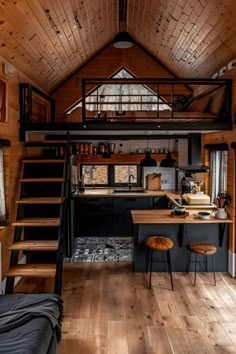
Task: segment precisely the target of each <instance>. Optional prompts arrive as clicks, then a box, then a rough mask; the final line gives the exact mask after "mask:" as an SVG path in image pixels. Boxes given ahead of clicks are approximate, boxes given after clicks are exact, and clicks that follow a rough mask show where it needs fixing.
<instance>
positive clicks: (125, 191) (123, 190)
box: [112, 188, 147, 194]
mask: <svg viewBox="0 0 236 354" xmlns="http://www.w3.org/2000/svg"><path fill="white" fill-rule="evenodd" d="M112 193H115V194H116V193H147V191H146V189H133V188H131V189H114V191H113V192H112Z"/></svg>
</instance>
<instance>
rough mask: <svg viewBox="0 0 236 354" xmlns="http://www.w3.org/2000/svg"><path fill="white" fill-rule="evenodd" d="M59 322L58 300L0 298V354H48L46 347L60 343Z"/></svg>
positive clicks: (17, 296) (34, 296) (43, 296)
mask: <svg viewBox="0 0 236 354" xmlns="http://www.w3.org/2000/svg"><path fill="white" fill-rule="evenodd" d="M61 319H62V300H61V299H60V297H59V296H57V295H49V294H32V295H31V294H12V295H2V296H0V353H4V354H7V353H14V348H15V350H17V352H19V353H30V352H31V350H32V348H36V350H35V349H34V354H36V353H48V348H46V347H49V346H51V344H50V343H52V342H59V341H60V337H61ZM50 328H51V330H50ZM49 333H50V334H49ZM11 334H12V335H11ZM26 339H27V340H26ZM36 341H37V343H35V342H36ZM2 346H3V347H2ZM21 346H22V350H23V351H19V350H21V349H20V347H21ZM27 347H29V350H28V349H27ZM30 348H31V349H30ZM42 348H43V349H42ZM37 349H38V351H37ZM27 350H28V351H27ZM46 350H47V351H46ZM31 353H32V352H31ZM50 353H51V351H50ZM52 353H54V351H53V352H52Z"/></svg>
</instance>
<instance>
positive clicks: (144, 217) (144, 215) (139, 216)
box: [131, 208, 233, 224]
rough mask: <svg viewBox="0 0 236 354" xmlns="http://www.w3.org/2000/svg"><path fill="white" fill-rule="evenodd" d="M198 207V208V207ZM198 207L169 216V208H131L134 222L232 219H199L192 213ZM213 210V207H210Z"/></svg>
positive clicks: (186, 221)
mask: <svg viewBox="0 0 236 354" xmlns="http://www.w3.org/2000/svg"><path fill="white" fill-rule="evenodd" d="M199 209H200V208H199ZM199 209H196V208H195V210H194V209H193V210H188V212H189V215H188V216H186V217H180V216H171V210H153V209H152V210H132V211H131V215H132V220H133V223H134V224H218V223H224V224H225V223H232V222H233V220H232V219H230V218H227V219H216V218H215V217H214V216H211V217H210V219H207V220H204V219H200V218H198V217H196V216H194V214H197V213H198V212H199ZM212 210H213V209H212Z"/></svg>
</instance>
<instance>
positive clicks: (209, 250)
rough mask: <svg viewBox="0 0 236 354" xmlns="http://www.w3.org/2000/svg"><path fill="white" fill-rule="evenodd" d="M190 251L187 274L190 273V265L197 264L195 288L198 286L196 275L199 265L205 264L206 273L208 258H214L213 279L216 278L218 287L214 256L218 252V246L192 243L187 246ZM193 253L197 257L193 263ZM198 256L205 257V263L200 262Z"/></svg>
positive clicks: (206, 243)
mask: <svg viewBox="0 0 236 354" xmlns="http://www.w3.org/2000/svg"><path fill="white" fill-rule="evenodd" d="M187 247H188V250H189V255H188V261H187V273H189V267H190V263H191V262H193V263H195V270H194V286H195V285H196V273H197V263H199V264H200V265H201V263H205V265H206V271H207V268H208V267H207V257H208V256H212V270H213V277H214V285H216V275H215V267H214V254H215V253H216V252H217V248H216V246H214V245H212V244H211V243H208V242H191V243H189V244H188V245H187ZM192 253H194V254H195V255H196V257H195V260H194V261H191V256H192ZM198 255H200V256H205V261H203V260H201V261H199V260H198Z"/></svg>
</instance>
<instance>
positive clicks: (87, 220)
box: [71, 197, 154, 237]
mask: <svg viewBox="0 0 236 354" xmlns="http://www.w3.org/2000/svg"><path fill="white" fill-rule="evenodd" d="M153 200H154V198H153V197H115V198H112V197H109V198H107V197H98V198H94V197H82V198H80V197H78V198H73V199H72V202H71V203H72V204H71V205H72V234H73V237H78V236H80V237H83V236H98V237H100V236H111V237H112V236H132V234H133V230H132V217H131V210H137V209H152V208H153Z"/></svg>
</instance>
